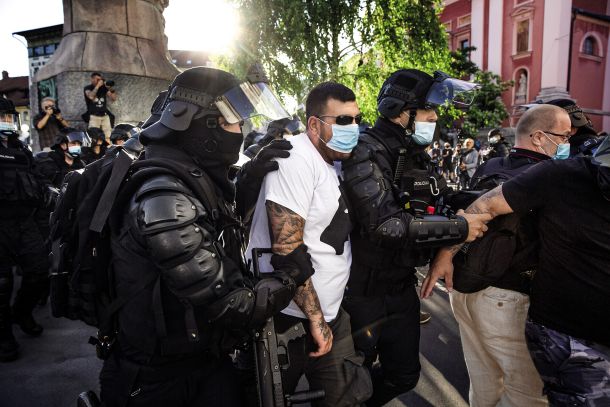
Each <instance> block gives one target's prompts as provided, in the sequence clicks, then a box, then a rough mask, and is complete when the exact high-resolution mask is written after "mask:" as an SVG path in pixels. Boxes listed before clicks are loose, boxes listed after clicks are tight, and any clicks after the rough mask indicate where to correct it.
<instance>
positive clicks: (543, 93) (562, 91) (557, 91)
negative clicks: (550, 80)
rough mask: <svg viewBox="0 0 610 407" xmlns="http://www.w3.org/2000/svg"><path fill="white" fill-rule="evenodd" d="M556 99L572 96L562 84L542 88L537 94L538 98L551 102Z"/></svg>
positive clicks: (570, 97)
mask: <svg viewBox="0 0 610 407" xmlns="http://www.w3.org/2000/svg"><path fill="white" fill-rule="evenodd" d="M554 99H572V100H574V99H573V98H572V96H570V94H569V93H568V92H567V91H566V88H564V87H561V86H553V87H550V88H542V89H540V93H538V95H537V96H536V100H542V101H543V102H549V101H551V100H554Z"/></svg>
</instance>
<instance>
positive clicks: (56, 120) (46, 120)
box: [34, 97, 68, 150]
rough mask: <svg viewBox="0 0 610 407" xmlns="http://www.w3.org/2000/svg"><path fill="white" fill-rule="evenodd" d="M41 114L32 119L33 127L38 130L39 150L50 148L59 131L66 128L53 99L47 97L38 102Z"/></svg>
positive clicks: (66, 124)
mask: <svg viewBox="0 0 610 407" xmlns="http://www.w3.org/2000/svg"><path fill="white" fill-rule="evenodd" d="M40 107H41V109H42V110H41V112H40V113H38V114H37V115H36V117H34V126H35V127H36V130H38V142H39V143H40V149H41V150H42V149H43V148H45V147H51V146H52V145H53V143H54V140H55V137H56V136H57V134H58V133H59V131H60V130H61V129H63V128H65V127H68V122H67V121H66V120H65V119H64V118H63V117H62V116H61V111H60V110H59V109H58V108H57V106H56V105H55V99H53V98H50V97H47V98H44V99H42V102H40Z"/></svg>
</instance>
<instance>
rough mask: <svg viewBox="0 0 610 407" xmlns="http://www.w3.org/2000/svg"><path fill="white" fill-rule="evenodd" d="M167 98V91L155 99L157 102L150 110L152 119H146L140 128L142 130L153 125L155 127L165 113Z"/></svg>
mask: <svg viewBox="0 0 610 407" xmlns="http://www.w3.org/2000/svg"><path fill="white" fill-rule="evenodd" d="M166 98H167V91H166V90H164V91H163V92H161V93H159V94H158V95H157V98H156V99H155V101H154V102H153V104H152V107H151V108H150V117H149V118H148V119H146V120H145V121H144V123H142V126H140V127H141V128H142V129H145V128H147V127H150V126H151V125H153V124H155V123H156V122H158V121H159V118H160V117H161V113H163V106H165V99H166ZM138 135H139V133H138Z"/></svg>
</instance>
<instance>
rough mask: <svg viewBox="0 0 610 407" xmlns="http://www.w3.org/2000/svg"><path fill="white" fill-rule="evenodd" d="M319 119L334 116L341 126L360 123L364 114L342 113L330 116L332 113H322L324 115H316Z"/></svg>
mask: <svg viewBox="0 0 610 407" xmlns="http://www.w3.org/2000/svg"><path fill="white" fill-rule="evenodd" d="M316 117H317V118H318V119H321V118H322V117H333V118H334V119H335V123H337V124H338V125H339V126H345V125H348V124H352V123H354V122H355V123H356V124H360V123H361V122H362V115H361V114H359V115H356V116H349V115H346V114H342V115H339V116H330V115H327V114H325V115H322V116H316Z"/></svg>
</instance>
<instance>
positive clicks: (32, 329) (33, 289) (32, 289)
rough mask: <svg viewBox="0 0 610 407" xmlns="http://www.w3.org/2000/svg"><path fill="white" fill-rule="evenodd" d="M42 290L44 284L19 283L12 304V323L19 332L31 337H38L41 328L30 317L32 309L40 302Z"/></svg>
mask: <svg viewBox="0 0 610 407" xmlns="http://www.w3.org/2000/svg"><path fill="white" fill-rule="evenodd" d="M43 289H44V283H26V282H22V283H21V288H20V289H19V291H18V292H17V297H16V298H15V303H14V304H13V322H14V323H16V324H17V325H19V327H20V328H21V330H22V331H23V332H25V333H26V334H28V335H31V336H40V334H42V331H43V328H42V326H40V325H39V324H38V323H37V322H36V321H35V320H34V317H33V316H32V311H33V310H34V307H35V306H36V304H37V303H38V301H39V300H40V294H41V292H42V290H43Z"/></svg>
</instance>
